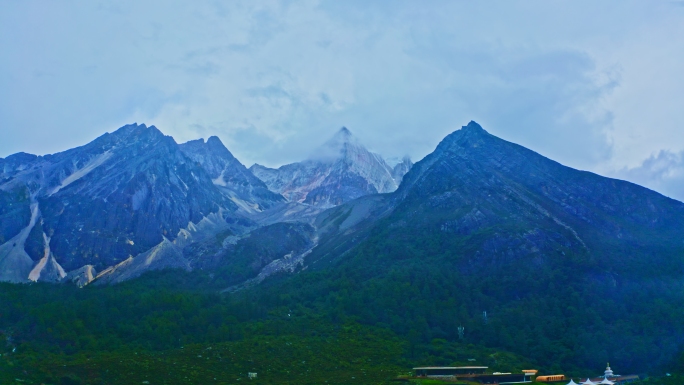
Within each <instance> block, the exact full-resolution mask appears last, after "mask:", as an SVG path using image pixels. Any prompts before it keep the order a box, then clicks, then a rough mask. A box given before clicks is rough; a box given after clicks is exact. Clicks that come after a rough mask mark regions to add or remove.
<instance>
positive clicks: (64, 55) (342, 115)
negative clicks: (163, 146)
mask: <svg viewBox="0 0 684 385" xmlns="http://www.w3.org/2000/svg"><path fill="white" fill-rule="evenodd" d="M470 120H475V121H477V122H479V123H480V124H481V125H482V126H483V127H484V128H485V129H486V130H488V131H489V132H490V133H492V134H495V135H497V136H500V137H502V138H504V139H507V140H510V141H513V142H516V143H519V144H521V145H524V146H526V147H529V148H531V149H533V150H535V151H537V152H539V153H541V154H543V155H545V156H548V157H550V158H552V159H555V160H558V161H560V162H561V163H564V164H566V165H569V166H572V167H575V168H580V169H586V170H591V171H595V172H598V173H600V174H603V175H608V176H614V177H620V178H624V179H628V180H631V181H634V182H637V183H640V184H643V185H646V186H648V187H650V188H653V189H655V190H657V191H660V192H662V193H664V194H666V195H668V196H672V197H675V198H677V199H680V200H684V1H669V0H662V1H661V0H649V1H647V0H642V1H624V0H619V1H618V0H615V1H608V0H606V1H595V0H590V1H576V0H573V1H553V0H544V1H531V0H530V1H512V0H501V1H457V0H452V1H444V2H442V1H397V0H393V1H377V2H371V1H367V0H365V1H358V2H355V1H348V0H345V1H266V2H260V1H254V0H250V1H245V2H239V1H213V2H212V1H207V2H202V1H183V2H173V1H169V0H164V1H142V0H136V1H111V2H100V1H94V0H87V1H52V0H50V1H31V0H0V157H4V156H7V155H9V154H12V153H15V152H19V151H25V152H30V153H36V154H45V153H53V152H58V151H62V150H65V149H68V148H71V147H74V146H77V145H81V144H84V143H86V142H88V141H90V140H92V139H94V138H95V137H97V136H99V135H101V134H102V133H104V132H107V131H109V132H111V131H114V130H115V129H116V128H118V127H120V126H122V125H124V124H126V123H131V122H138V123H146V124H148V125H150V124H154V125H156V126H157V127H158V128H159V129H160V130H161V131H163V132H164V133H166V134H168V135H172V136H173V137H174V138H176V141H178V142H183V141H187V140H190V139H195V138H199V137H204V138H207V137H209V136H211V135H217V136H219V137H220V138H221V139H222V140H223V142H224V143H225V144H226V145H227V146H228V148H229V149H230V150H231V151H232V152H233V153H234V154H235V156H236V157H237V158H238V159H240V160H241V161H242V162H243V163H245V164H246V165H247V166H249V165H251V164H252V163H254V162H258V163H261V164H264V165H268V166H278V165H281V164H283V163H288V162H292V161H297V160H301V159H302V158H304V157H306V156H307V154H308V153H309V152H310V150H311V149H312V148H313V147H315V146H317V145H319V144H320V143H322V142H323V141H324V140H325V139H327V138H328V137H329V136H331V135H332V134H333V133H334V132H335V131H336V130H337V129H339V128H340V127H341V126H346V127H348V128H349V129H350V130H351V131H352V132H353V133H354V134H355V135H356V136H357V137H359V138H360V140H361V141H362V142H363V143H365V144H366V145H367V146H368V147H369V148H370V149H372V150H374V151H376V152H379V153H381V154H383V155H385V156H387V157H393V156H402V155H405V154H408V155H410V156H411V157H412V158H413V159H414V160H418V159H420V158H422V157H423V156H425V155H426V154H427V153H429V152H430V151H432V150H433V149H434V147H435V146H436V145H437V143H438V142H439V141H440V140H441V139H442V138H443V137H444V136H445V135H446V134H448V133H449V132H451V131H453V130H455V129H458V128H459V127H460V126H462V125H465V124H467V123H468V121H470Z"/></svg>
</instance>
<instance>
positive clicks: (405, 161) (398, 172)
mask: <svg viewBox="0 0 684 385" xmlns="http://www.w3.org/2000/svg"><path fill="white" fill-rule="evenodd" d="M411 167H413V162H412V161H411V158H409V157H408V156H405V157H404V158H402V159H401V161H400V162H399V163H397V164H395V165H394V167H393V168H392V178H394V180H395V181H397V185H400V184H401V181H402V179H404V175H406V173H408V172H409V171H410V170H411Z"/></svg>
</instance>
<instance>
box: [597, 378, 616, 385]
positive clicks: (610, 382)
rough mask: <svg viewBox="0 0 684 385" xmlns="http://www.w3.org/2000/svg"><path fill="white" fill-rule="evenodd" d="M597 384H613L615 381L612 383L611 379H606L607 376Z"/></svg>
mask: <svg viewBox="0 0 684 385" xmlns="http://www.w3.org/2000/svg"><path fill="white" fill-rule="evenodd" d="M599 384H603V385H613V384H615V383H614V382H613V381H611V380H609V379H607V378H604V379H603V381H601V382H599Z"/></svg>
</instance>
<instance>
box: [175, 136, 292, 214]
mask: <svg viewBox="0 0 684 385" xmlns="http://www.w3.org/2000/svg"><path fill="white" fill-rule="evenodd" d="M180 148H181V151H183V153H184V154H185V155H186V156H188V157H189V158H190V159H192V160H193V161H195V162H197V163H199V164H200V165H201V166H202V168H204V170H205V171H206V172H207V173H208V174H209V177H210V178H211V179H212V182H213V183H214V185H216V186H217V187H218V188H219V190H220V191H221V192H223V193H224V194H226V196H228V197H229V198H230V199H231V200H232V201H233V202H234V203H235V204H236V205H237V206H238V207H239V208H240V209H241V210H244V211H246V212H247V213H254V212H261V211H263V210H265V209H268V208H270V207H272V206H273V205H274V204H276V203H280V202H284V201H285V199H284V198H283V197H282V196H281V195H279V194H276V193H273V192H272V191H270V190H269V189H268V187H267V186H266V185H265V184H264V182H262V181H261V180H260V179H259V178H257V177H255V176H254V174H252V173H251V172H250V171H249V170H248V169H247V168H246V167H245V166H244V165H243V164H242V163H240V162H239V161H238V160H237V159H235V157H234V156H233V154H231V153H230V151H228V149H227V148H226V147H225V146H224V145H223V143H221V140H220V139H219V138H217V137H216V136H212V137H210V138H209V139H208V140H207V142H206V143H205V142H204V140H203V139H197V140H193V141H190V142H187V143H183V144H181V145H180Z"/></svg>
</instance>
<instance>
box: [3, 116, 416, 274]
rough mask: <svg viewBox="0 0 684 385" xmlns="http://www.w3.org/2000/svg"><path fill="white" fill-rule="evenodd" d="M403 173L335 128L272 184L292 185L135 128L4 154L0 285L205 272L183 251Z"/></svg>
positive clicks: (384, 186) (393, 181) (215, 141)
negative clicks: (53, 149)
mask: <svg viewBox="0 0 684 385" xmlns="http://www.w3.org/2000/svg"><path fill="white" fill-rule="evenodd" d="M410 166H411V162H410V160H408V159H405V160H404V161H403V162H402V163H400V164H399V165H397V167H395V168H394V169H392V168H390V167H389V166H388V165H387V164H386V163H385V161H384V160H383V159H382V158H381V157H380V156H379V155H377V154H374V153H371V152H369V151H368V150H367V149H365V147H363V145H361V144H360V143H359V141H358V140H357V139H356V138H354V137H353V136H352V135H351V132H350V131H349V130H347V129H346V128H343V129H341V130H340V131H339V132H338V133H337V134H336V135H335V136H334V137H333V138H332V139H331V140H330V141H328V142H327V143H326V144H325V145H323V146H322V147H320V148H319V149H318V150H317V152H316V159H315V160H313V159H307V160H305V161H303V162H301V163H295V164H290V165H287V166H283V167H282V168H281V169H280V170H290V171H291V172H292V173H293V174H294V175H292V174H287V172H284V173H281V174H283V175H279V176H278V177H277V178H276V179H278V180H280V181H281V182H282V181H283V180H284V178H286V177H288V175H289V176H290V177H292V179H293V180H292V181H290V182H288V183H285V182H282V183H283V184H287V185H288V186H294V187H292V188H278V187H277V186H276V185H274V183H273V181H272V179H273V178H271V179H269V178H267V177H264V175H266V174H268V172H270V171H273V172H275V173H279V172H280V170H270V169H266V168H264V167H261V166H257V165H255V166H253V167H252V170H257V169H258V170H270V171H264V172H261V173H257V174H256V176H255V174H254V173H253V172H252V171H250V170H248V169H247V168H246V167H245V166H244V165H242V163H240V162H239V161H238V160H237V159H236V158H235V157H234V156H233V155H232V154H231V153H230V151H229V150H228V149H227V148H226V147H225V146H224V145H223V143H221V141H220V139H219V138H217V137H215V136H212V137H210V138H209V139H208V140H207V141H206V142H205V141H204V140H203V139H198V140H193V141H189V142H187V143H182V144H178V143H176V142H175V141H174V140H173V138H171V137H169V136H165V135H163V134H162V133H161V132H160V131H159V130H158V129H157V128H156V127H154V126H151V127H147V126H145V125H144V124H142V125H138V124H132V125H127V126H124V127H121V128H120V129H118V130H116V131H115V132H113V133H111V134H109V133H107V134H105V135H102V136H101V137H99V138H97V139H95V140H94V141H93V142H91V143H88V144H87V145H85V146H82V147H78V148H74V149H72V150H68V151H65V152H62V153H57V154H53V155H45V156H36V155H31V154H26V153H18V154H14V155H11V156H8V157H7V158H6V159H0V171H1V173H0V199H1V200H2V202H3V205H2V208H1V209H0V210H2V211H1V212H0V280H2V281H9V282H28V281H49V282H59V281H64V280H69V281H76V282H78V283H79V284H81V285H82V284H87V283H88V282H90V281H91V280H93V279H95V278H98V277H100V279H99V281H100V282H101V283H103V282H120V281H121V280H125V279H130V278H133V277H137V276H139V275H140V274H142V273H143V272H145V271H150V270H157V269H164V268H181V269H188V270H192V269H193V267H194V266H195V265H197V266H202V268H206V267H207V266H208V264H207V262H206V261H198V260H197V258H195V256H193V255H184V253H183V251H182V250H183V249H185V248H186V247H187V246H188V245H190V244H194V243H197V242H200V241H201V240H202V239H203V238H205V237H208V236H209V237H213V236H214V235H215V234H217V233H221V234H224V235H226V234H230V236H231V237H233V238H235V239H236V240H235V242H238V240H239V239H241V237H244V236H247V235H250V234H251V233H252V231H254V230H255V229H258V228H261V227H264V226H267V225H269V224H274V223H278V222H292V221H304V222H307V221H309V222H310V221H311V220H313V217H314V216H315V215H316V214H318V213H319V212H320V211H321V210H322V209H324V208H329V207H332V206H334V205H335V204H339V203H343V202H347V201H349V200H351V199H354V198H357V197H359V196H363V195H366V194H371V193H377V192H389V191H394V190H395V189H396V188H397V185H398V180H400V178H401V177H402V176H403V174H404V173H405V172H406V171H407V170H408V169H409V168H410ZM307 172H308V174H307ZM257 176H258V177H257ZM260 178H262V179H264V180H265V181H266V182H268V184H267V183H265V182H264V181H262V180H261V179H260ZM294 190H296V192H294ZM281 193H282V194H281ZM283 194H284V195H283ZM307 218H308V219H307ZM257 233H259V234H260V233H261V232H257ZM233 238H231V239H233ZM309 238H310V239H309V240H308V241H307V242H310V241H312V240H313V236H309ZM227 242H228V241H227ZM228 244H230V242H228V243H226V245H228ZM188 250H194V249H193V248H189V249H188ZM290 251H291V250H290ZM216 252H218V251H216ZM185 254H187V252H186V253H185ZM285 254H287V252H284V253H283V254H282V255H280V257H282V256H283V255H285ZM272 259H276V258H275V257H273V258H272ZM191 260H194V261H196V263H194V264H193V263H191ZM268 262H271V260H269V261H268ZM262 267H263V266H262ZM98 272H99V274H98ZM257 273H258V271H257ZM229 281H230V280H229ZM231 282H232V281H231Z"/></svg>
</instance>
